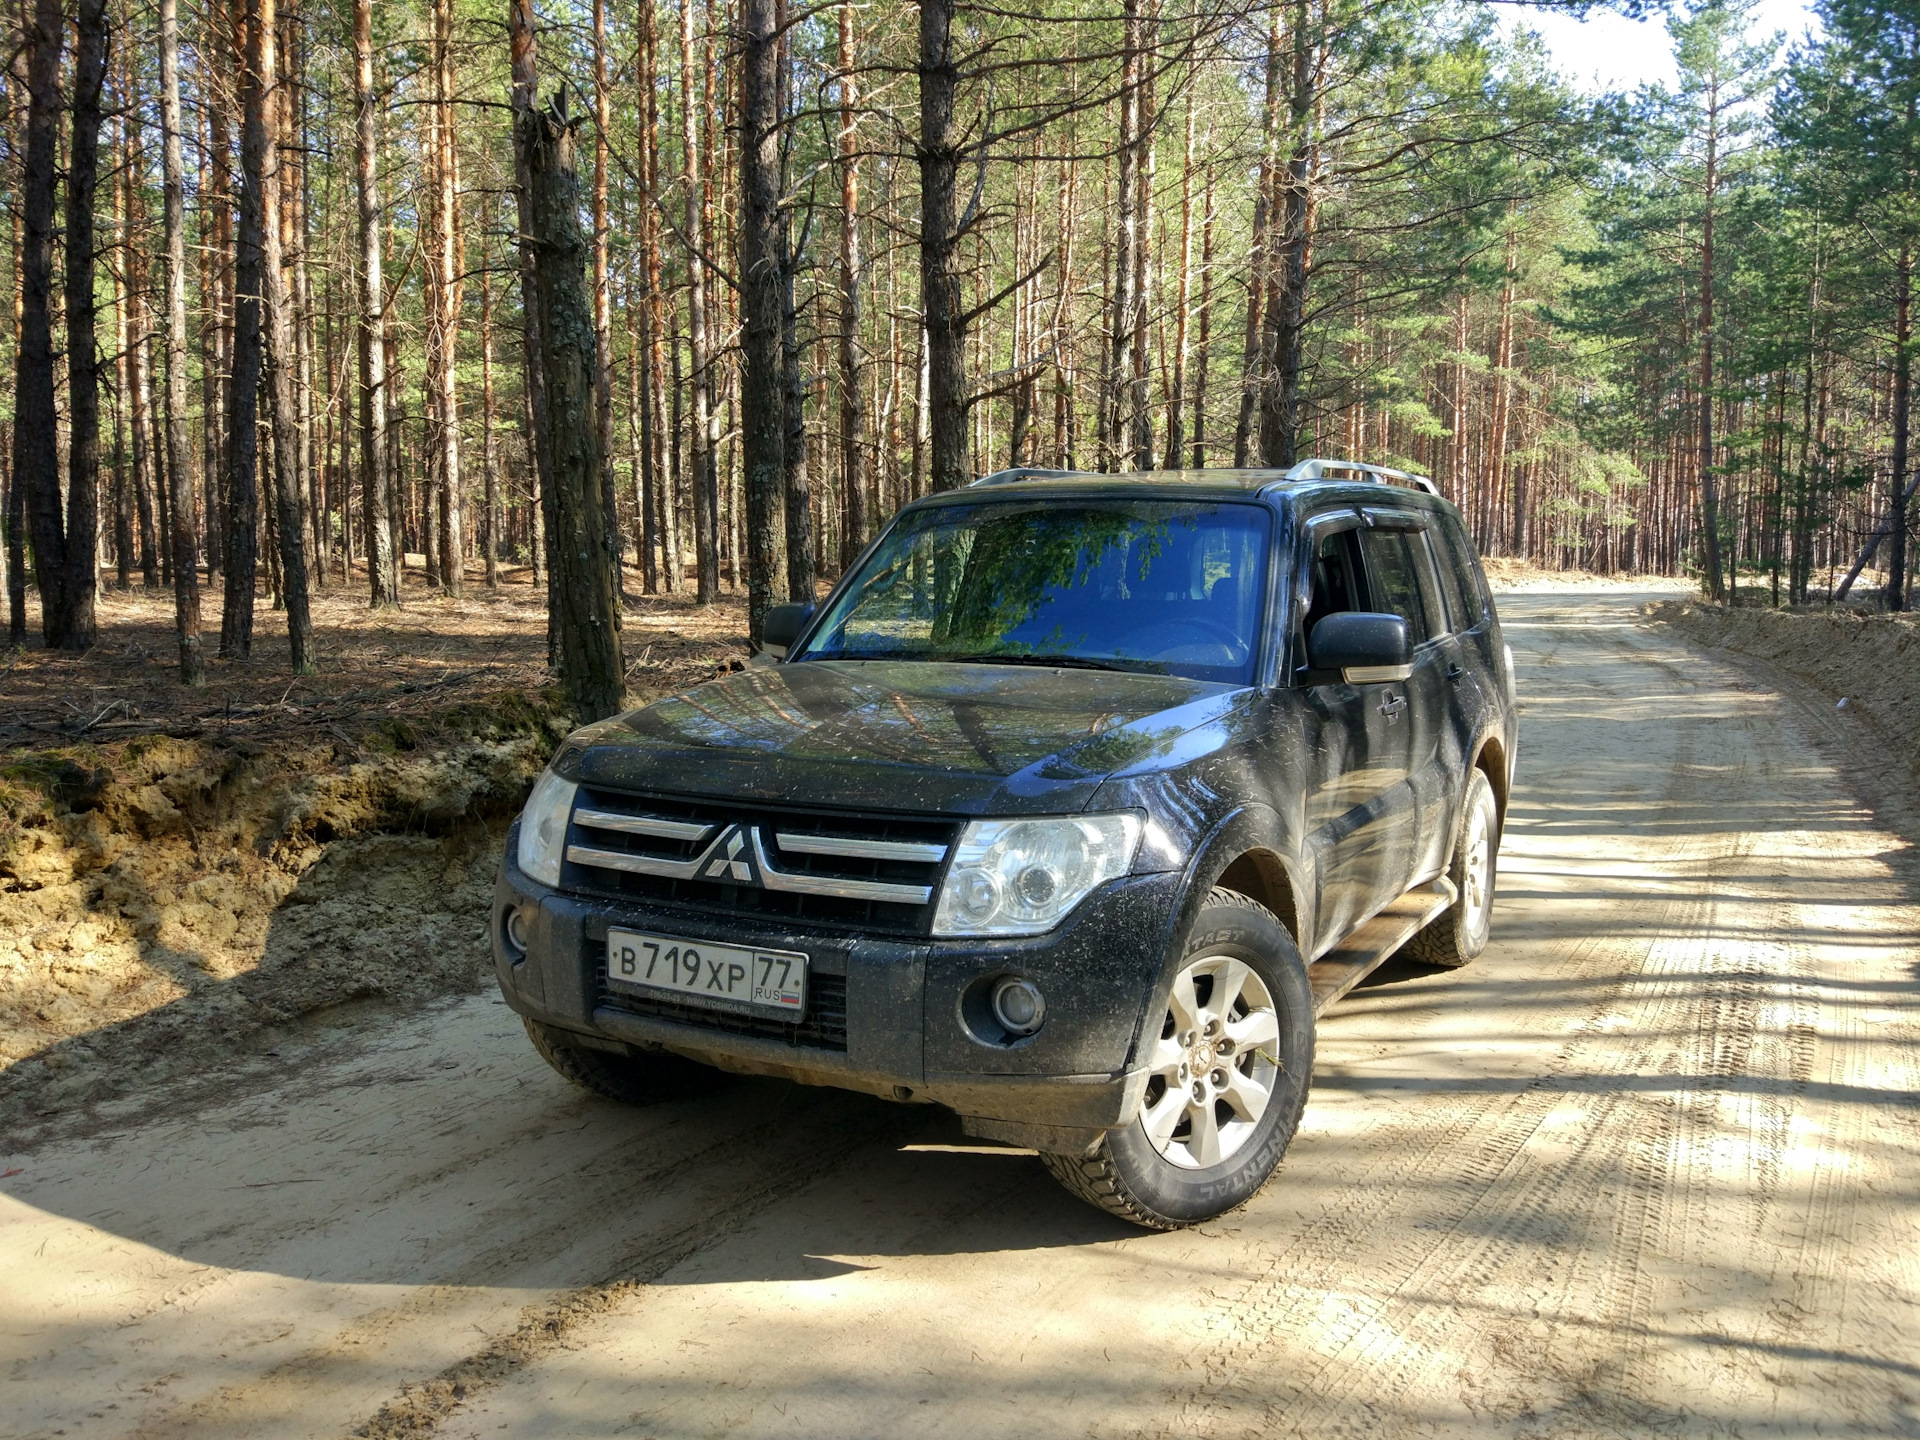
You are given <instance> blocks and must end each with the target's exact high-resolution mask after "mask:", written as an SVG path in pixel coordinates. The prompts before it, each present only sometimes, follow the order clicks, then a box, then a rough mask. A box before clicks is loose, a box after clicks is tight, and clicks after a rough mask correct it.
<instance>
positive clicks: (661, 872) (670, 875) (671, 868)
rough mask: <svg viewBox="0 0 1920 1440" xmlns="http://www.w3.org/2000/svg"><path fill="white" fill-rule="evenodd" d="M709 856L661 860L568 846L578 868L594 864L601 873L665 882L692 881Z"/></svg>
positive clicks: (653, 857)
mask: <svg viewBox="0 0 1920 1440" xmlns="http://www.w3.org/2000/svg"><path fill="white" fill-rule="evenodd" d="M706 858H707V857H706V856H705V855H704V854H700V855H696V856H694V857H693V859H691V860H662V859H660V858H658V857H657V856H653V855H629V854H627V853H626V852H625V851H623V850H596V849H594V848H593V847H592V846H591V845H569V846H568V847H567V859H569V860H571V861H572V862H573V863H574V864H575V865H591V866H593V867H595V868H596V869H600V870H626V871H628V872H630V873H632V874H635V875H658V876H660V877H661V878H663V879H666V880H691V879H693V878H694V876H695V875H697V874H698V873H699V870H700V862H701V861H703V860H705V859H706Z"/></svg>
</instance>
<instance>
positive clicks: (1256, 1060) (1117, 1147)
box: [1040, 890, 1313, 1230]
mask: <svg viewBox="0 0 1920 1440" xmlns="http://www.w3.org/2000/svg"><path fill="white" fill-rule="evenodd" d="M1173 968H1174V984H1173V987H1172V993H1171V996H1170V998H1169V1002H1168V1007H1167V1010H1166V1011H1165V1013H1164V1017H1163V1019H1162V1021H1161V1026H1160V1029H1159V1032H1158V1033H1154V1032H1153V1031H1152V1029H1151V1027H1149V1029H1148V1032H1147V1033H1146V1034H1145V1035H1143V1037H1142V1042H1143V1045H1144V1047H1145V1049H1146V1055H1147V1058H1148V1063H1149V1064H1150V1065H1153V1066H1156V1067H1159V1068H1156V1070H1155V1072H1154V1074H1152V1075H1151V1076H1150V1077H1149V1079H1148V1082H1147V1096H1146V1098H1145V1100H1143V1102H1142V1104H1141V1111H1140V1115H1139V1116H1138V1117H1137V1118H1136V1119H1135V1120H1134V1121H1133V1122H1132V1123H1131V1124H1129V1125H1125V1126H1122V1127H1121V1128H1119V1129H1117V1130H1109V1131H1108V1132H1107V1133H1106V1134H1105V1135H1104V1136H1102V1137H1101V1139H1100V1142H1099V1143H1098V1144H1097V1145H1096V1146H1095V1147H1094V1148H1093V1149H1092V1150H1091V1151H1088V1152H1087V1153H1085V1154H1083V1155H1046V1154H1043V1155H1042V1156H1041V1157H1040V1158H1041V1160H1042V1161H1043V1162H1044V1163H1045V1165H1046V1167H1047V1169H1048V1170H1049V1171H1051V1172H1052V1174H1053V1177H1054V1178H1055V1179H1056V1180H1058V1181H1059V1182H1060V1183H1061V1184H1062V1185H1064V1186H1066V1188H1067V1189H1068V1190H1070V1191H1072V1192H1073V1193H1074V1194H1075V1195H1078V1196H1079V1197H1080V1198H1081V1199H1082V1200H1085V1201H1086V1202H1087V1203H1088V1204H1091V1205H1097V1206H1099V1207H1100V1208H1101V1209H1102V1210H1108V1211H1111V1212H1112V1213H1113V1214H1115V1215H1118V1216H1120V1217H1122V1218H1123V1219H1126V1220H1130V1221H1132V1222H1133V1223H1134V1224H1136V1225H1141V1226H1144V1227H1145V1228H1147V1229H1149V1230H1179V1229H1182V1228H1183V1227H1185V1226H1188V1225H1197V1224H1199V1223H1200V1222H1202V1221H1205V1220H1212V1219H1214V1218H1215V1217H1217V1216H1220V1215H1224V1214H1226V1213H1227V1211H1229V1210H1232V1209H1234V1208H1235V1207H1236V1206H1239V1205H1243V1204H1245V1203H1246V1202H1247V1201H1248V1200H1250V1199H1252V1198H1253V1196H1254V1195H1255V1194H1256V1193H1257V1192H1258V1191H1259V1189H1260V1187H1261V1186H1262V1185H1264V1184H1266V1183H1267V1179H1268V1177H1270V1176H1271V1175H1272V1174H1273V1172H1274V1169H1275V1167H1276V1166H1278V1165H1279V1163H1280V1157H1281V1156H1282V1155H1284V1154H1286V1150H1287V1146H1288V1144H1289V1143H1290V1142H1291V1141H1292V1139H1293V1134H1294V1131H1295V1130H1296V1129H1298V1128H1299V1125H1300V1112H1301V1111H1302V1110H1303V1109H1304V1108H1305V1107H1306V1103H1307V1090H1308V1087H1309V1086H1310V1085H1311V1084H1312V1081H1313V989H1312V987H1311V986H1310V985H1309V984H1308V982H1307V967H1306V966H1305V964H1303V963H1302V961H1301V959H1300V952H1299V950H1298V949H1296V948H1295V946H1294V943H1293V937H1292V936H1290V935H1289V934H1287V931H1286V927H1285V926H1283V925H1282V924H1281V923H1280V921H1279V920H1278V919H1277V918H1275V916H1274V915H1273V912H1271V911H1270V910H1268V909H1267V908H1266V907H1265V906H1263V905H1260V904H1257V903H1256V902H1254V901H1252V900H1249V899H1248V898H1247V897H1246V896H1244V895H1237V894H1235V893H1233V892H1232V891H1230V890H1215V891H1213V892H1212V893H1211V894H1210V895H1208V896H1207V901H1206V904H1205V905H1203V906H1202V907H1201V910H1200V914H1199V915H1198V916H1197V917H1196V918H1195V920H1194V925H1193V932H1192V934H1191V936H1190V937H1189V938H1188V940H1187V943H1186V946H1185V948H1184V949H1183V950H1182V951H1181V953H1180V955H1179V956H1178V958H1177V959H1176V960H1175V961H1174V965H1173ZM1223 985H1224V986H1228V987H1231V989H1232V990H1233V992H1234V993H1233V995H1232V997H1231V998H1229V999H1228V1001H1227V1004H1226V1006H1225V1009H1226V1010H1227V1011H1228V1012H1229V1014H1228V1016H1227V1017H1226V1018H1224V1019H1223V1018H1222V1017H1221V1016H1220V1015H1219V1014H1217V1013H1215V1011H1216V1005H1215V1002H1216V1000H1217V999H1218V998H1219V996H1220V994H1221V987H1222V986H1223ZM1183 995H1184V997H1185V999H1184V1000H1183V998H1182V997H1183ZM1223 1036H1224V1038H1226V1039H1227V1040H1228V1041H1229V1042H1231V1044H1232V1049H1231V1050H1227V1049H1216V1048H1215V1045H1216V1044H1217V1041H1218V1040H1219V1039H1220V1038H1222V1037H1223ZM1263 1042H1264V1043H1265V1044H1268V1045H1271V1047H1272V1048H1271V1049H1265V1048H1262V1044H1263ZM1223 1060H1224V1061H1225V1063H1224V1064H1222V1063H1221V1062H1222V1061H1223ZM1196 1062H1198V1064H1196ZM1229 1077H1231V1078H1229ZM1262 1082H1264V1095H1265V1099H1264V1101H1262V1102H1259V1103H1257V1104H1256V1103H1255V1096H1256V1092H1260V1091H1261V1090H1262ZM1196 1087H1198V1088H1197V1089H1196ZM1196 1095H1198V1096H1201V1097H1204V1100H1203V1101H1202V1100H1196V1099H1195V1098H1194V1097H1195V1096H1196ZM1222 1113H1224V1114H1225V1115H1226V1116H1227V1118H1226V1119H1225V1120H1222V1119H1221V1118H1220V1117H1221V1115H1222Z"/></svg>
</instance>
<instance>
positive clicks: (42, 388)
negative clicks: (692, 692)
mask: <svg viewBox="0 0 1920 1440" xmlns="http://www.w3.org/2000/svg"><path fill="white" fill-rule="evenodd" d="M1561 8H1577V7H1561ZM1511 11H1512V7H1496V6H1489V5H1480V4H1470V3H1469V4H1447V3H1440V0H1281V3H1278V4H1264V5H1253V4H1249V3H1247V0H1010V3H991V4H990V3H984V0H980V3H973V0H921V3H920V4H919V5H918V6H917V7H915V6H911V5H904V4H903V5H865V4H854V3H850V0H845V3H819V4H811V5H802V4H799V3H789V0H590V3H589V0H555V3H551V4H548V3H541V4H538V5H536V4H534V3H533V0H494V3H491V4H487V5H480V4H476V3H472V0H384V3H381V4H378V5H375V4H373V3H372V0H231V3H225V0H21V4H20V5H19V7H18V9H17V12H16V13H15V14H14V15H13V16H12V17H11V19H10V21H9V25H10V28H11V29H12V31H13V34H12V36H11V39H12V43H11V44H10V45H9V47H8V53H9V55H10V57H11V59H10V63H9V65H8V67H7V69H6V71H5V74H4V76H0V84H3V85H4V94H3V95H0V132H3V141H0V143H4V147H5V153H4V164H5V166H6V169H7V181H6V184H5V186H4V203H5V206H6V210H7V217H8V224H9V226H10V235H11V244H10V245H8V246H6V247H4V248H5V252H6V253H5V258H4V261H0V263H4V264H5V265H6V267H7V270H8V275H9V281H10V284H11V287H12V294H13V307H12V311H11V321H10V322H9V323H5V324H4V326H0V329H4V336H3V337H0V345H3V346H4V347H5V350H6V354H5V356H4V357H0V358H3V359H4V365H5V369H4V373H5V374H7V375H10V376H12V377H13V379H14V389H13V395H12V403H11V404H10V405H7V406H5V407H4V409H3V411H0V425H4V428H5V435H4V437H0V438H4V441H5V443H4V444H3V445H0V466H4V476H5V487H4V496H5V507H4V527H5V572H6V577H7V584H8V601H7V603H8V619H9V624H10V627H11V639H12V642H13V644H14V645H15V646H22V645H26V644H29V643H44V644H45V645H46V646H48V647H53V648H65V649H69V650H85V649H87V648H88V647H89V646H91V645H93V644H95V643H96V640H97V638H98V631H99V627H100V620H99V618H98V616H97V614H96V608H97V606H96V601H97V597H98V596H99V595H100V594H101V593H103V591H104V590H106V589H112V588H126V587H136V588H138V587H147V588H149V589H153V590H155V591H157V592H162V593H165V594H167V595H169V596H170V597H171V602H172V614H173V618H174V628H175V631H176V638H177V642H178V654H177V657H176V656H169V657H168V663H169V664H176V663H177V667H178V674H179V677H180V679H181V680H183V681H185V682H187V683H188V684H195V683H200V682H202V681H203V680H204V677H205V674H206V671H207V667H208V665H209V663H211V662H213V661H215V660H224V661H238V660H244V659H246V658H247V657H248V655H249V653H250V650H251V647H252V645H253V643H254V635H255V628H256V626H261V627H264V626H268V625H271V626H273V627H274V628H275V631H276V633H277V632H278V629H279V627H282V626H284V628H285V632H286V635H287V638H288V642H289V646H290V651H289V653H290V656H291V661H292V667H293V669H294V671H295V672H296V673H297V672H300V671H302V670H304V669H306V668H308V667H310V666H311V665H312V664H313V663H314V656H315V653H316V646H317V645H320V644H323V643H324V637H316V635H315V625H314V620H313V618H312V604H313V597H314V596H315V595H316V594H319V593H320V592H324V591H339V592H343V593H348V594H352V595H356V596H358V597H359V599H360V601H361V603H364V604H370V605H371V606H373V607H383V606H391V605H396V604H400V603H401V602H402V601H403V600H404V601H405V602H406V603H408V604H412V603H415V601H414V597H415V596H416V595H418V594H420V593H421V591H422V587H424V588H425V589H426V590H427V591H428V592H431V591H439V592H443V593H445V594H448V595H453V596H459V595H462V594H463V593H472V592H474V591H476V590H481V591H484V590H486V589H489V588H491V587H499V586H502V585H511V584H518V585H527V584H531V585H533V586H534V587H536V589H541V588H544V592H545V594H546V595H547V596H548V599H549V616H550V619H549V649H550V652H551V657H552V662H553V664H554V667H555V669H556V671H557V673H559V674H560V675H561V677H562V678H563V681H564V683H565V684H566V687H567V689H568V691H569V694H570V695H571V697H572V699H573V701H574V703H575V707H576V713H577V714H580V715H582V716H584V717H589V718H590V717H592V716H595V715H601V714H607V713H611V711H613V710H615V709H617V708H619V704H620V696H621V676H622V658H621V650H620V638H621V613H622V608H623V606H624V605H625V604H627V603H629V602H632V601H633V600H635V598H636V597H643V596H647V595H685V596H688V597H690V601H691V603H694V604H705V603H708V602H715V601H719V600H722V599H723V598H730V597H734V596H744V597H745V599H746V602H747V622H746V623H747V624H748V626H749V627H750V629H751V630H752V633H754V634H755V635H756V636H757V635H758V634H759V628H760V626H761V624H762V621H763V619H764V616H765V613H766V611H767V609H768V607H770V606H773V605H777V604H782V603H785V602H786V601H788V600H789V599H790V598H792V599H800V598H805V599H808V600H811V599H813V598H814V597H815V596H816V595H817V594H818V593H819V587H820V586H821V585H822V584H823V583H824V582H827V581H830V580H831V579H832V578H833V577H835V576H836V575H838V574H839V573H840V572H841V571H842V570H843V569H844V567H845V566H846V565H847V564H848V563H850V561H851V560H852V559H853V557H854V556H855V555H857V553H858V552H859V551H860V550H861V549H862V547H863V546H864V545H865V544H866V543H867V541H869V540H870V539H871V538H872V537H873V536H874V535H875V534H876V533H877V532H878V530H879V528H880V527H881V526H882V525H883V524H885V522H886V521H887V519H888V517H889V516H890V515H891V514H892V513H893V512H894V511H895V510H897V509H898V508H899V507H900V506H901V505H902V504H904V503H906V502H907V501H909V500H911V499H913V498H915V497H918V496H921V495H925V494H927V493H929V492H936V491H942V490H948V489H952V488H954V487H957V486H961V485H964V484H967V483H969V481H970V480H972V479H973V478H974V477H976V476H979V475H981V474H983V473H986V472H989V471H993V470H998V469H1005V468H1012V467H1021V466H1031V467H1041V468H1060V469H1077V470H1098V471H1130V470H1146V469H1159V468H1182V467H1206V466H1265V467H1287V466H1291V465H1292V464H1294V463H1296V462H1297V461H1299V460H1302V459H1305V458H1307V457H1310V456H1327V457H1336V458H1342V457H1343V458H1350V459H1359V460H1369V461H1374V462H1378V463H1382V464H1386V465H1391V466H1396V467H1400V468H1403V469H1407V470H1412V471H1416V472H1419V473H1422V474H1425V475H1429V476H1431V477H1433V478H1434V480H1435V481H1436V482H1437V484H1438V485H1439V487H1440V489H1441V491H1442V493H1443V494H1445V495H1446V496H1447V497H1448V498H1449V499H1451V500H1453V501H1454V502H1455V503H1456V504H1458V505H1459V506H1460V508H1461V509H1462V511H1463V512H1464V514H1465V516H1466V518H1467V521H1468V524H1469V526H1470V528H1471V530H1472V532H1473V534H1474V536H1475V538H1476V540H1477V542H1478V544H1479V546H1480V548H1481V550H1482V552H1483V553H1484V554H1486V555H1488V556H1492V557H1503V556H1504V557H1518V558H1521V559H1524V560H1527V561H1529V562H1531V563H1533V564H1535V565H1539V566H1544V567H1547V568H1552V569H1561V568H1579V569H1584V570H1589V571H1596V572H1603V573H1611V572H1632V573H1657V574H1661V575H1687V576H1694V577H1697V578H1698V582H1699V585H1700V588H1701V590H1702V591H1703V592H1704V593H1705V594H1706V595H1708V596H1709V597H1711V598H1715V599H1728V598H1732V599H1734V600H1736V601H1738V600H1743V599H1744V600H1746V601H1749V602H1751V603H1764V604H1770V605H1789V604H1808V603H1827V602H1830V601H1833V600H1836V599H1841V600H1844V599H1849V598H1851V600H1852V601H1853V602H1854V603H1863V602H1867V603H1872V604H1874V605H1878V606H1883V607H1885V608H1890V609H1901V608H1905V606H1906V604H1907V574H1908V571H1909V569H1910V568H1911V556H1912V535H1911V529H1912V521H1911V516H1912V506H1911V501H1912V497H1913V491H1914V488H1915V481H1914V475H1913V469H1914V467H1913V464H1912V462H1911V459H1910V454H1909V415H1910V410H1911V357H1912V348H1913V347H1912V313H1911V309H1912V307H1911V298H1912V295H1911V292H1912V272H1913V263H1914V250H1915V247H1916V243H1917V242H1920V197H1916V189H1915V187H1916V171H1917V169H1920V116H1917V115H1916V104H1917V103H1920V3H1915V0H1822V3H1821V4H1820V5H1819V6H1818V7H1817V14H1818V18H1819V21H1820V23H1819V25H1818V26H1817V27H1814V28H1813V29H1812V30H1811V31H1810V32H1809V33H1808V34H1806V35H1800V36H1794V35H1785V34H1779V33H1770V32H1763V31H1762V30H1760V29H1759V28H1758V27H1757V26H1756V24H1755V23H1754V20H1753V17H1752V15H1751V14H1750V13H1749V11H1748V9H1746V8H1743V6H1742V4H1741V3H1739V0H1690V3H1688V4H1686V5H1684V6H1680V7H1677V8H1675V9H1673V10H1672V11H1671V12H1670V13H1664V14H1663V15H1662V16H1658V17H1656V18H1657V19H1664V28H1663V27H1662V25H1661V24H1659V23H1656V24H1654V25H1650V26H1649V27H1648V32H1649V35H1650V36H1652V37H1655V38H1657V39H1658V40H1659V42H1660V43H1663V44H1667V45H1670V46H1671V47H1672V50H1673V54H1674V62H1675V69H1676V71H1677V74H1678V76H1679V80H1678V83H1677V84H1675V85H1673V86H1671V87H1654V88H1651V89H1646V90H1642V91H1640V92H1638V93H1634V94H1613V95H1605V96H1601V97H1599V98H1595V97H1594V96H1592V95H1589V94H1585V93H1583V92H1581V91H1579V90H1578V89H1576V88H1575V87H1573V86H1572V85H1570V84H1569V82H1567V81H1566V80H1565V79H1563V78H1562V77H1561V76H1560V75H1559V74H1557V73H1556V71H1555V69H1554V67H1553V65H1552V64H1551V62H1550V60H1549V58H1548V56H1547V54H1546V52H1545V49H1544V47H1543V45H1542V43H1541V42H1540V41H1539V40H1538V39H1537V38H1536V37H1535V36H1533V35H1532V34H1531V33H1530V32H1529V31H1527V30H1526V28H1525V25H1524V19H1525V15H1526V13H1527V12H1526V11H1524V10H1521V11H1519V12H1518V14H1519V15H1520V17H1521V20H1522V22H1523V23H1522V24H1521V25H1519V26H1517V27H1516V26H1511V25H1505V24H1502V23H1501V19H1500V17H1501V14H1502V13H1511ZM215 600H217V602H218V603H217V604H212V603H209V602H210V601H215ZM203 604H205V605H206V613H207V616H208V618H207V619H205V620H204V621H203V616H202V607H203ZM216 611H217V615H216V613H215V612H216Z"/></svg>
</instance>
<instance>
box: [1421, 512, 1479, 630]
mask: <svg viewBox="0 0 1920 1440" xmlns="http://www.w3.org/2000/svg"><path fill="white" fill-rule="evenodd" d="M1441 524H1442V529H1441V530H1440V531H1439V532H1435V533H1434V534H1433V541H1434V559H1435V561H1436V562H1437V563H1438V565H1439V569H1440V588H1441V589H1442V590H1443V591H1444V592H1445V593H1446V597H1447V614H1448V615H1449V616H1451V617H1452V620H1453V628H1454V629H1455V630H1471V629H1473V627H1474V626H1476V625H1478V624H1479V623H1480V622H1481V621H1482V620H1484V619H1486V616H1487V596H1486V589H1485V587H1484V586H1483V585H1482V584H1481V581H1480V567H1479V566H1478V565H1477V564H1476V563H1475V562H1474V556H1473V544H1472V542H1471V541H1469V540H1468V539H1467V534H1466V530H1465V529H1464V528H1463V527H1462V526H1461V524H1460V522H1459V521H1458V520H1457V519H1455V518H1454V517H1453V516H1451V515H1448V516H1446V517H1444V519H1443V520H1442V522H1441Z"/></svg>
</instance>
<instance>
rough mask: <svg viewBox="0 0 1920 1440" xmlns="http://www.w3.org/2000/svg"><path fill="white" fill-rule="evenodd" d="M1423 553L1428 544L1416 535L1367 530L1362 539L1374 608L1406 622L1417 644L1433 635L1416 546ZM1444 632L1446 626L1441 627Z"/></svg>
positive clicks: (1420, 556)
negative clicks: (1424, 598) (1422, 589)
mask: <svg viewBox="0 0 1920 1440" xmlns="http://www.w3.org/2000/svg"><path fill="white" fill-rule="evenodd" d="M1416 543H1418V544H1419V545H1420V546H1421V549H1422V551H1424V549H1425V542H1424V541H1423V540H1422V539H1421V537H1420V535H1419V533H1418V532H1417V531H1407V530H1368V531H1366V532H1365V533H1364V534H1363V535H1362V536H1361V544H1362V545H1363V546H1364V547H1365V549H1366V552H1367V575H1368V578H1369V579H1370V580H1371V581H1372V582H1373V584H1372V590H1373V608H1374V609H1375V610H1379V611H1384V612H1385V613H1387V614H1389V615H1398V616H1399V617H1400V618H1401V619H1403V620H1405V621H1406V622H1407V634H1408V636H1409V637H1411V639H1412V640H1413V643H1414V644H1416V645H1417V644H1419V643H1420V642H1421V641H1422V640H1425V639H1428V638H1429V637H1430V635H1431V634H1432V630H1431V628H1430V627H1429V626H1428V624H1427V615H1426V607H1425V603H1424V600H1423V597H1422V595H1421V593H1420V592H1421V585H1420V571H1419V569H1418V568H1417V566H1418V561H1419V560H1420V559H1422V558H1424V556H1423V555H1416V553H1415V551H1414V545H1415V544H1416ZM1438 628H1439V629H1440V630H1442V631H1444V630H1445V629H1446V626H1445V624H1444V622H1443V623H1442V624H1441V625H1440V626H1439V627H1438Z"/></svg>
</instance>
